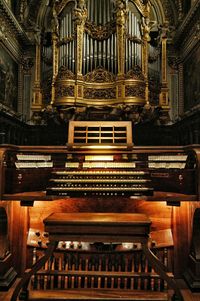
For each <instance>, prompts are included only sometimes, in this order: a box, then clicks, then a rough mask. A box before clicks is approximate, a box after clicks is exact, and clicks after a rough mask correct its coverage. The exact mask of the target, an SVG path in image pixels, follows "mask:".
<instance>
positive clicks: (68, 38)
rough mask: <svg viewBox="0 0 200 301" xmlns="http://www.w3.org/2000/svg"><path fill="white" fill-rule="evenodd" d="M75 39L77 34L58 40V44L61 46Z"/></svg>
mask: <svg viewBox="0 0 200 301" xmlns="http://www.w3.org/2000/svg"><path fill="white" fill-rule="evenodd" d="M74 39H75V35H71V36H70V37H64V38H63V39H61V40H60V41H58V43H57V46H58V47H60V46H62V45H67V44H68V43H70V42H71V41H74Z"/></svg>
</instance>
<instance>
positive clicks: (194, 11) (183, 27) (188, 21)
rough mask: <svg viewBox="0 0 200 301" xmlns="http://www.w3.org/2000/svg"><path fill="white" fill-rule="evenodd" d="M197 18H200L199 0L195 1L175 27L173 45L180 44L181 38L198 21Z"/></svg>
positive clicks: (183, 37) (185, 35)
mask: <svg viewBox="0 0 200 301" xmlns="http://www.w3.org/2000/svg"><path fill="white" fill-rule="evenodd" d="M198 20H200V1H196V3H195V4H194V5H193V6H192V7H191V9H190V11H189V12H188V14H187V15H186V17H185V19H184V20H183V22H182V23H181V24H180V26H179V28H178V29H177V31H176V35H175V37H174V44H175V45H177V46H180V45H182V42H183V40H184V39H185V37H187V36H188V35H187V33H188V32H189V31H190V30H191V28H192V27H193V25H194V24H195V23H196V22H198ZM198 24H199V23H198Z"/></svg>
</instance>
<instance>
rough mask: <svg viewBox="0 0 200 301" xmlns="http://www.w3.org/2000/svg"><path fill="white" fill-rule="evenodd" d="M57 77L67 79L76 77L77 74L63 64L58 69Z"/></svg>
mask: <svg viewBox="0 0 200 301" xmlns="http://www.w3.org/2000/svg"><path fill="white" fill-rule="evenodd" d="M57 79H58V80H59V79H61V80H66V79H75V75H74V73H73V72H72V71H70V70H69V69H67V67H65V66H61V67H60V68H59V71H58V76H57Z"/></svg>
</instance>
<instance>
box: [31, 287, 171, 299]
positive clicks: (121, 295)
mask: <svg viewBox="0 0 200 301" xmlns="http://www.w3.org/2000/svg"><path fill="white" fill-rule="evenodd" d="M28 300H29V301H50V300H56V301H67V300H70V301H71V300H74V301H75V300H76V301H78V300H88V301H97V300H100V301H102V300H105V301H116V300H120V301H123V300H125V301H128V300H130V301H132V300H133V301H167V300H168V296H167V293H166V292H165V293H164V292H152V291H138V290H134V291H127V290H126V291H125V290H111V289H110V290H101V289H74V290H35V291H34V290H32V291H30V292H29V298H28Z"/></svg>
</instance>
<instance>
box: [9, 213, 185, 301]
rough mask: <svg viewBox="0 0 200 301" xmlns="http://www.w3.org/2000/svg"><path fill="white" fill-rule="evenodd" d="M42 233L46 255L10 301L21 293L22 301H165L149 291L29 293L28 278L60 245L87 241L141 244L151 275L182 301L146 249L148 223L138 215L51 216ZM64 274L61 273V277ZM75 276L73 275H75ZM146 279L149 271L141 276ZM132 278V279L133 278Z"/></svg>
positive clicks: (161, 295)
mask: <svg viewBox="0 0 200 301" xmlns="http://www.w3.org/2000/svg"><path fill="white" fill-rule="evenodd" d="M44 225H45V231H47V232H49V241H50V242H49V245H48V248H47V250H46V253H45V255H44V256H43V257H41V258H40V259H39V260H38V261H37V262H36V263H35V264H34V265H33V266H32V268H31V269H29V270H27V271H26V272H25V274H24V276H23V277H22V279H21V281H20V282H19V283H18V285H17V286H16V289H15V291H14V292H13V295H12V298H11V301H16V300H17V298H18V295H19V293H20V290H21V289H22V292H21V298H20V299H23V297H24V300H29V301H35V300H40V301H47V300H57V301H61V300H65V301H67V300H83V299H87V300H97V299H98V300H109V301H111V300H113V301H114V300H118V299H120V300H154V301H164V300H168V296H167V293H166V292H155V291H151V290H149V291H148V292H147V291H139V290H131V289H129V290H124V289H121V290H119V289H117V290H116V289H113V288H111V289H108V288H106V289H102V288H92V289H85V288H79V289H69V290H35V291H34V290H31V291H28V283H29V280H30V278H31V276H33V275H34V274H35V273H36V272H37V271H38V270H39V269H41V267H42V266H43V265H44V263H45V262H46V261H47V260H48V259H49V258H50V256H51V255H52V254H53V251H54V250H55V249H56V247H57V244H58V242H59V241H65V240H70V241H73V240H75V241H87V242H93V241H98V242H107V243H110V242H120V243H121V242H134V243H140V244H141V248H142V250H143V252H144V254H145V256H146V259H147V260H148V261H149V263H150V264H151V266H152V268H153V269H154V272H155V273H157V274H159V275H160V277H161V278H162V279H164V280H165V281H166V283H167V285H168V287H169V288H171V289H172V290H173V291H174V293H175V295H176V296H177V297H178V298H179V300H183V298H182V295H181V292H180V290H179V288H178V287H177V285H176V282H175V280H174V279H173V278H172V277H171V276H170V275H169V274H168V273H167V271H166V267H165V266H164V265H163V264H162V263H161V262H160V261H159V260H158V258H157V257H156V256H155V255H154V254H153V253H152V251H151V250H150V249H149V245H148V241H149V233H150V226H151V221H150V219H149V218H148V217H147V216H146V215H144V214H140V213H133V214H132V213H131V214H129V213H126V214H120V213H93V214H90V213H53V214H51V215H50V216H48V217H47V218H46V219H45V220H44ZM64 273H66V275H67V271H63V275H64ZM75 274H76V276H79V277H84V276H86V275H87V276H89V275H90V276H94V277H97V278H98V279H99V281H100V280H101V278H102V277H104V278H105V277H111V278H117V277H119V276H120V277H126V276H127V275H128V274H129V276H130V272H129V273H127V272H122V271H120V272H116V271H110V272H103V271H86V272H85V273H84V272H80V271H77V272H76V271H75ZM75 274H74V275H75ZM143 274H144V275H143V276H144V277H145V276H146V277H148V271H146V272H145V273H144V272H143ZM133 276H134V275H133Z"/></svg>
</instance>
